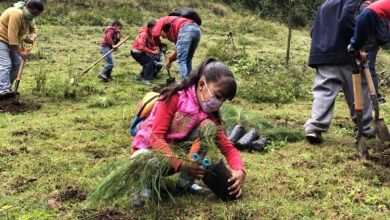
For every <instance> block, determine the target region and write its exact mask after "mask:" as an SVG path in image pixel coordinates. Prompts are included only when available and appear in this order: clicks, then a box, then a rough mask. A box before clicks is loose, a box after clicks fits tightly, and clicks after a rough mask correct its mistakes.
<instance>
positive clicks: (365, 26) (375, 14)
mask: <svg viewBox="0 0 390 220" xmlns="http://www.w3.org/2000/svg"><path fill="white" fill-rule="evenodd" d="M363 9H364V11H363V10H362V11H363V12H362V13H361V14H360V15H359V16H358V17H357V23H356V28H355V34H354V36H353V37H352V38H351V41H350V43H351V45H350V46H349V49H350V50H355V51H359V50H360V49H365V50H366V52H367V53H368V56H369V59H370V62H369V68H370V72H371V75H372V80H373V82H374V86H375V90H376V91H375V92H376V94H377V96H378V98H379V100H380V101H381V102H386V99H385V98H384V97H382V95H381V94H380V93H379V91H378V79H377V76H376V72H375V61H376V53H377V52H378V50H376V53H375V51H373V50H372V48H374V49H375V47H373V46H375V45H372V39H373V38H375V40H376V37H375V33H376V27H377V26H378V25H379V21H380V20H381V19H382V18H385V19H387V20H389V19H390V0H379V1H376V2H374V3H372V4H370V5H368V4H367V5H366V8H363ZM389 25H390V24H389ZM367 47H368V48H367ZM377 48H379V46H377Z"/></svg>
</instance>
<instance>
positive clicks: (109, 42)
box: [98, 19, 123, 82]
mask: <svg viewBox="0 0 390 220" xmlns="http://www.w3.org/2000/svg"><path fill="white" fill-rule="evenodd" d="M122 28H123V25H122V23H121V22H120V21H119V20H116V19H115V20H114V21H113V22H112V23H111V25H110V26H108V27H107V28H106V29H105V30H104V38H103V40H102V42H101V43H100V53H101V54H102V55H105V54H106V53H108V52H109V51H110V50H111V49H116V48H117V46H116V45H117V44H118V43H119V41H120V39H121V37H122V32H121V31H122ZM104 60H105V61H106V63H105V64H104V67H103V69H102V71H100V73H99V75H98V77H99V78H101V79H103V80H104V81H105V82H108V81H109V80H113V78H112V76H111V75H112V69H113V68H114V64H115V60H114V56H113V55H112V53H110V54H108V55H107V56H106V57H105V58H104Z"/></svg>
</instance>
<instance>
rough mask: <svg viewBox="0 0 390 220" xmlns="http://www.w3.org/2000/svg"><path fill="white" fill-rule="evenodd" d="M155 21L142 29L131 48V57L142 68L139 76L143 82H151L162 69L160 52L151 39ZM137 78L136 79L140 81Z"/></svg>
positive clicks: (151, 21)
mask: <svg viewBox="0 0 390 220" xmlns="http://www.w3.org/2000/svg"><path fill="white" fill-rule="evenodd" d="M155 25H156V20H150V21H148V23H147V26H146V27H142V28H141V29H140V30H139V32H138V35H137V38H136V39H135V41H134V43H133V45H132V46H131V56H132V57H133V58H134V60H136V61H137V62H138V63H139V64H141V66H142V71H141V73H140V76H141V78H142V79H144V80H153V79H154V78H155V77H156V76H157V74H158V72H160V70H161V68H162V67H163V64H162V62H161V61H162V56H161V53H162V52H161V51H160V50H159V46H160V45H157V44H156V43H155V41H154V39H153V37H152V29H153V27H154V26H155ZM141 78H137V79H141Z"/></svg>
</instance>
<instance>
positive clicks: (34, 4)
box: [26, 0, 44, 12]
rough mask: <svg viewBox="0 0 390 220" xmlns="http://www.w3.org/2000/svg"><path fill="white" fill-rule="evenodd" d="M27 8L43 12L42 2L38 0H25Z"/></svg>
mask: <svg viewBox="0 0 390 220" xmlns="http://www.w3.org/2000/svg"><path fill="white" fill-rule="evenodd" d="M26 5H27V8H35V9H37V10H38V11H40V12H43V9H44V7H43V4H42V2H41V1H40V0H29V1H27V4H26Z"/></svg>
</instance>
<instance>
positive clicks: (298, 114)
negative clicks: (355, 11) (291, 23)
mask: <svg viewBox="0 0 390 220" xmlns="http://www.w3.org/2000/svg"><path fill="white" fill-rule="evenodd" d="M83 2H86V3H88V2H90V1H87V0H85V1H81V0H79V1H74V3H73V4H79V5H77V6H74V5H70V6H68V7H69V9H66V10H68V11H67V12H66V13H65V12H64V14H67V13H70V14H71V15H69V17H68V18H67V19H69V20H66V19H65V20H64V21H66V22H69V23H67V24H66V25H60V24H59V23H58V22H59V21H60V20H61V18H58V17H61V16H60V15H59V14H58V17H57V16H56V15H57V14H56V12H58V11H56V10H60V8H57V9H55V7H56V6H55V5H54V4H57V3H50V4H49V5H50V6H51V8H53V9H52V10H48V11H47V15H45V14H43V18H41V21H42V22H43V23H45V25H39V21H38V22H37V23H38V25H39V37H38V42H37V46H36V48H35V49H34V50H33V52H32V54H33V55H32V59H31V60H29V61H27V64H26V67H25V71H24V75H23V79H22V81H21V84H20V88H19V91H20V93H21V97H20V99H21V101H24V102H27V103H30V104H34V103H39V104H40V105H41V108H40V109H39V110H37V111H32V112H26V113H23V114H18V115H11V114H8V113H1V114H0V137H1V141H0V219H3V218H5V219H7V218H8V219H15V218H16V219H18V218H19V219H53V218H64V219H76V218H80V219H84V218H92V219H93V218H97V217H99V216H100V217H106V218H108V217H117V218H118V217H122V218H142V219H261V218H275V219H280V218H288V219H293V218H294V219H297V218H299V219H301V218H305V219H312V218H317V219H323V218H328V219H338V218H351V219H359V218H363V219H386V218H388V216H389V215H390V187H389V186H390V167H389V165H388V164H387V166H386V165H383V163H382V165H381V163H380V161H381V160H384V161H385V160H387V161H388V160H390V158H389V153H390V152H389V149H387V150H382V151H380V150H379V148H380V143H379V141H378V139H376V140H369V141H368V142H367V143H368V145H369V146H370V147H371V150H370V153H371V154H372V155H373V156H374V159H375V160H372V161H368V162H366V163H362V162H360V161H359V160H358V158H357V157H356V155H355V148H354V145H353V135H352V128H353V123H352V122H351V120H350V119H349V113H348V110H347V106H346V104H345V101H344V97H343V96H342V95H340V97H339V98H338V99H337V102H336V106H335V112H334V117H333V121H332V125H331V128H330V130H329V131H328V132H327V133H325V134H324V138H325V143H324V144H322V145H319V146H311V145H309V144H308V143H307V142H305V141H299V142H295V143H286V142H280V143H275V144H276V145H277V146H275V149H274V150H273V151H269V152H267V153H248V152H242V153H241V155H242V157H243V160H244V163H245V166H246V172H247V179H246V182H245V186H244V196H243V198H242V199H241V200H239V201H236V202H230V203H225V202H221V201H218V200H217V199H215V198H205V197H192V196H188V195H186V196H176V197H175V202H172V201H170V199H169V198H166V200H165V201H164V203H163V204H160V206H159V207H156V206H150V207H147V208H145V209H142V210H137V209H133V208H131V205H130V198H123V199H120V200H117V201H115V202H113V203H110V204H107V205H105V206H103V207H99V208H92V209H85V207H84V206H85V204H84V199H85V196H86V195H88V194H89V193H90V192H92V191H93V190H94V189H95V187H96V186H97V183H98V182H99V181H100V180H101V179H102V178H104V177H105V176H107V175H108V174H109V173H110V167H109V164H112V163H114V162H116V161H119V160H122V159H125V158H127V157H129V153H130V150H131V149H130V146H131V141H132V137H131V136H130V135H129V133H128V128H129V126H130V123H131V120H132V117H133V115H134V114H135V112H136V109H137V105H138V102H139V101H140V99H141V98H142V97H143V94H145V92H147V91H151V90H152V88H151V87H150V86H145V85H142V84H140V83H139V82H137V81H136V80H134V76H135V75H137V74H138V73H139V71H140V66H139V65H138V64H137V63H136V62H135V61H134V60H133V59H132V58H131V56H130V55H129V51H130V45H131V42H132V40H130V41H129V42H128V43H126V44H125V45H123V46H122V47H121V48H120V49H119V51H117V52H115V55H114V56H115V58H116V66H115V69H114V72H113V76H114V77H115V81H113V82H111V83H106V84H103V83H101V82H100V81H99V80H98V78H97V77H96V76H97V73H98V71H99V69H100V68H101V67H102V65H103V63H100V64H99V65H97V67H96V68H94V69H92V70H90V72H88V73H87V74H86V75H85V76H84V77H83V78H82V79H81V81H80V83H79V84H78V85H73V86H71V85H69V84H68V80H69V78H71V77H73V76H76V75H78V74H80V73H81V72H82V71H83V70H84V69H86V68H87V67H88V66H89V65H90V64H91V63H93V62H94V61H95V60H96V59H98V58H99V56H100V54H98V44H99V42H100V41H101V38H102V35H103V33H102V30H103V28H104V27H105V26H104V25H98V26H96V25H93V24H94V23H93V22H92V23H90V25H86V26H76V25H75V24H74V23H72V22H74V21H73V20H71V19H72V16H75V15H72V14H77V13H81V12H82V9H83V6H81V5H80V4H81V3H83ZM102 2H105V1H102ZM127 2H130V3H131V4H134V5H135V6H137V7H139V8H140V9H143V10H139V13H140V14H139V15H135V14H134V15H131V16H133V17H137V18H138V19H139V20H138V21H140V24H143V23H145V22H146V21H147V20H148V19H150V18H153V17H158V16H161V15H163V14H164V13H165V12H164V10H169V9H171V8H175V7H177V6H178V5H179V3H178V2H179V1H167V2H165V3H164V2H158V4H157V5H159V6H161V7H160V8H162V9H161V10H160V9H156V8H154V6H153V5H148V3H147V2H148V1H141V0H139V1H119V0H118V1H115V3H116V4H122V3H123V4H125V3H127ZM130 3H129V4H130ZM185 3H187V2H186V1H180V5H184V4H185ZM6 4H7V3H0V9H1V8H4V7H5V5H6ZM191 4H194V5H195V6H197V7H199V11H201V12H202V17H203V19H204V25H203V26H202V32H203V35H202V39H201V43H200V45H199V48H198V50H197V52H196V54H195V57H194V60H193V63H194V66H196V65H198V64H199V63H200V62H201V61H203V60H204V59H205V58H206V57H207V53H208V52H209V48H211V47H212V46H213V45H216V44H217V45H223V43H224V42H226V37H227V35H226V34H227V33H228V32H229V31H230V30H232V31H233V32H234V40H235V44H236V46H237V47H238V49H239V50H243V48H244V47H245V53H246V54H248V56H249V57H250V58H259V59H260V63H261V64H262V65H265V64H264V63H266V65H267V66H264V68H265V69H260V70H258V71H259V72H256V73H254V76H253V77H255V78H251V79H256V77H258V79H259V80H260V78H261V77H262V76H264V75H265V74H270V72H272V71H271V70H272V69H275V70H276V71H279V70H283V68H284V67H283V66H281V64H280V62H283V59H284V53H285V47H286V44H287V42H286V36H287V34H286V33H287V28H286V27H285V26H283V25H281V24H279V23H274V22H272V21H265V20H260V19H258V18H256V17H255V16H251V15H248V16H246V17H243V16H239V15H238V14H237V12H235V11H233V10H232V9H231V8H230V7H229V6H227V5H223V4H221V3H204V2H202V1H194V2H192V3H191ZM87 9H88V10H86V12H85V13H93V12H96V11H98V9H97V8H96V5H92V6H88V8H87ZM104 9H105V10H108V11H107V13H106V14H105V13H101V12H99V14H98V15H99V16H101V18H99V17H98V18H91V16H90V15H89V17H88V16H86V18H85V19H86V20H85V21H83V22H85V24H87V23H88V21H94V22H95V20H96V21H97V22H102V23H103V24H107V23H108V22H109V21H110V20H111V19H112V17H111V15H112V14H114V13H115V12H114V11H109V7H108V6H104ZM64 10H65V9H64ZM221 11H222V12H223V13H224V16H221V15H216V14H214V13H216V12H218V13H221ZM49 12H50V13H49ZM154 12H155V13H154ZM120 13H124V14H125V12H121V11H120ZM246 14H248V13H246ZM98 15H96V16H98ZM45 16H47V17H45ZM128 16H130V15H128ZM128 19H131V17H129V18H128ZM53 24H54V25H53ZM125 24H126V25H125V27H124V35H130V36H132V37H131V39H133V38H135V35H136V33H137V30H138V28H139V24H137V23H136V22H135V23H133V22H129V21H126V23H125ZM292 41H293V43H292V50H291V51H292V55H291V58H292V60H291V63H292V64H291V65H292V66H294V71H297V73H305V74H307V78H304V79H305V80H306V81H303V82H302V86H304V87H305V88H306V87H307V86H308V87H311V85H312V82H313V80H314V70H312V69H308V68H307V67H306V60H307V55H308V52H309V46H310V37H309V31H308V30H305V29H302V30H294V31H293V38H292ZM168 44H169V47H170V52H172V48H173V44H170V43H168ZM227 53H233V52H232V51H228V52H227ZM261 59H263V61H264V60H265V61H266V62H265V61H264V62H262V61H261ZM389 60H390V54H389V52H388V51H383V50H381V51H380V53H379V55H378V72H380V71H382V70H384V71H386V72H387V74H386V76H387V77H388V76H389V74H388V73H389V72H390V70H389V66H390V61H389ZM238 63H239V62H231V64H229V67H231V69H232V70H233V71H234V72H237V70H239V69H240V68H242V67H241V66H237V65H238ZM270 65H271V66H270ZM173 69H174V71H173V72H175V71H176V70H177V65H176V64H174V65H173ZM283 71H287V70H283ZM236 76H237V79H238V82H239V86H240V87H239V92H238V98H237V99H235V100H234V101H233V102H232V103H230V105H232V106H235V107H237V108H242V109H245V110H246V111H250V112H251V114H254V115H258V116H259V117H262V118H264V119H265V120H268V121H270V122H272V124H273V125H274V126H277V127H282V128H289V129H298V130H299V129H302V126H303V124H304V122H305V121H306V119H307V118H308V117H309V116H310V111H311V100H310V97H311V91H310V90H307V89H303V90H302V91H303V92H304V96H303V97H300V98H298V99H296V100H293V101H292V102H290V103H287V104H283V103H280V102H276V103H275V102H272V101H270V102H269V103H255V102H251V101H249V100H250V99H246V98H245V96H244V94H242V91H243V88H245V86H246V82H247V81H245V78H244V77H242V75H241V73H240V74H237V73H236ZM166 77H167V74H166V72H163V75H162V76H161V77H160V78H159V79H158V80H157V81H156V82H157V83H158V84H163V83H164V82H165V78H166ZM176 78H177V79H178V76H177V75H176ZM272 80H273V78H269V81H272ZM276 85H278V84H277V82H276ZM279 86H280V87H283V84H279ZM277 89H278V88H275V90H277ZM382 91H383V92H384V94H385V95H387V97H390V93H389V89H385V88H384V89H382ZM256 92H258V91H253V93H256ZM260 95H261V94H260ZM381 117H383V118H384V119H385V121H386V123H387V125H388V126H390V105H389V104H387V105H382V106H381ZM176 178H177V175H176V176H174V177H172V179H173V180H176ZM49 199H57V200H58V201H59V202H60V203H61V204H62V208H61V209H53V208H50V207H49V206H48V204H47V203H48V200H49Z"/></svg>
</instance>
